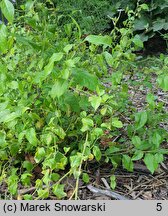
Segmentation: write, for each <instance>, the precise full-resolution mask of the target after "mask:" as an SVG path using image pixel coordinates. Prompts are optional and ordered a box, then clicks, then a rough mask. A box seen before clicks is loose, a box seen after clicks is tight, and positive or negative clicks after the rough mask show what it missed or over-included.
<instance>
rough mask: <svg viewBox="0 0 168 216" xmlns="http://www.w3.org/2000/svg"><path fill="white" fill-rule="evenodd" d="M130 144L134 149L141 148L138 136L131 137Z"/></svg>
mask: <svg viewBox="0 0 168 216" xmlns="http://www.w3.org/2000/svg"><path fill="white" fill-rule="evenodd" d="M132 143H133V145H134V146H135V147H136V148H139V146H141V144H142V143H141V139H140V137H139V136H133V137H132Z"/></svg>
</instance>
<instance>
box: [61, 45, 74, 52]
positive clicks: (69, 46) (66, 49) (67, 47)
mask: <svg viewBox="0 0 168 216" xmlns="http://www.w3.org/2000/svg"><path fill="white" fill-rule="evenodd" d="M72 47H73V44H67V45H66V46H65V47H64V49H63V50H64V52H66V54H68V52H69V51H70V50H71V49H72Z"/></svg>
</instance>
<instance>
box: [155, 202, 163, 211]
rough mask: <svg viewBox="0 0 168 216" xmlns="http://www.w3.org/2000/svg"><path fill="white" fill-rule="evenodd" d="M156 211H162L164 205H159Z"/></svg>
mask: <svg viewBox="0 0 168 216" xmlns="http://www.w3.org/2000/svg"><path fill="white" fill-rule="evenodd" d="M156 210H157V211H162V203H157V206H156Z"/></svg>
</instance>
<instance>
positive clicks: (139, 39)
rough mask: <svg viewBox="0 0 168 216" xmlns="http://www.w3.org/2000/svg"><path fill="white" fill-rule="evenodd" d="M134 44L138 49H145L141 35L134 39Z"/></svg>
mask: <svg viewBox="0 0 168 216" xmlns="http://www.w3.org/2000/svg"><path fill="white" fill-rule="evenodd" d="M132 42H133V43H134V44H135V46H136V47H138V48H143V42H142V40H141V38H140V36H139V35H137V34H136V35H135V36H134V38H133V39H132Z"/></svg>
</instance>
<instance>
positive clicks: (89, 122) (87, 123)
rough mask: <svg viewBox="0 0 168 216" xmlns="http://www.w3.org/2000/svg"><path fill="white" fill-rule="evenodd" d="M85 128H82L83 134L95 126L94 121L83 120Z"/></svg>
mask: <svg viewBox="0 0 168 216" xmlns="http://www.w3.org/2000/svg"><path fill="white" fill-rule="evenodd" d="M82 123H83V126H82V128H81V131H82V132H85V131H87V130H89V129H90V127H93V126H94V123H93V120H92V119H90V118H82Z"/></svg>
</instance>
